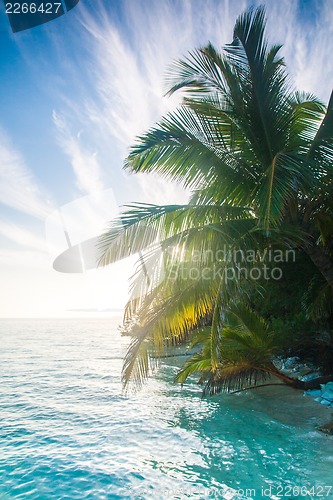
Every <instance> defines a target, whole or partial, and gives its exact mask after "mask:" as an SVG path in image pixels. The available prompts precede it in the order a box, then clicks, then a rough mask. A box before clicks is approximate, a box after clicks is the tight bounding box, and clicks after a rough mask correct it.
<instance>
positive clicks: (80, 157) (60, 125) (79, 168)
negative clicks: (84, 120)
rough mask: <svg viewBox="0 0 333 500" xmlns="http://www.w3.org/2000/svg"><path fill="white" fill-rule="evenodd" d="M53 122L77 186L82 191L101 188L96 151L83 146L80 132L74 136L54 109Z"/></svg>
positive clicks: (90, 191) (91, 191)
mask: <svg viewBox="0 0 333 500" xmlns="http://www.w3.org/2000/svg"><path fill="white" fill-rule="evenodd" d="M53 122H54V124H55V126H56V128H57V130H58V137H59V144H60V146H61V148H62V149H63V151H64V152H65V153H66V154H67V156H68V157H69V160H70V162H71V165H72V168H73V172H74V174H75V179H76V186H77V188H78V189H80V190H81V191H83V192H84V193H93V192H95V191H100V190H102V189H103V184H102V181H101V168H100V165H99V163H98V159H97V153H96V152H90V151H88V150H87V149H86V148H84V146H83V145H82V143H81V140H80V132H79V133H77V134H76V136H74V135H73V134H72V132H71V130H70V129H69V126H68V124H67V122H66V120H65V118H64V117H63V116H61V115H60V114H58V113H57V112H56V111H53Z"/></svg>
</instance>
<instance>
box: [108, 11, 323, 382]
mask: <svg viewBox="0 0 333 500" xmlns="http://www.w3.org/2000/svg"><path fill="white" fill-rule="evenodd" d="M280 49H281V46H278V45H275V46H272V47H270V48H269V47H268V44H267V41H266V38H265V13H264V8H263V7H259V8H257V9H255V10H253V9H250V10H248V11H247V12H245V13H244V14H242V15H241V16H239V18H238V19H237V21H236V24H235V28H234V38H233V41H232V43H231V44H229V45H227V46H225V47H224V49H223V50H222V52H220V51H217V50H216V49H215V48H214V47H213V46H212V45H211V44H208V46H207V47H205V48H203V49H200V50H196V51H194V52H193V53H191V54H189V56H188V57H186V58H184V59H182V60H180V61H178V62H177V63H176V64H175V66H174V68H173V70H172V71H171V73H170V75H169V77H168V85H169V91H168V94H172V93H173V92H176V91H180V90H181V91H182V92H183V94H184V98H183V103H182V105H181V107H180V108H179V109H178V110H177V111H175V112H174V113H170V114H168V115H167V116H166V117H165V118H163V119H162V120H161V122H160V123H159V124H158V125H156V126H155V127H154V128H152V129H151V130H150V131H148V132H147V133H146V134H145V135H143V136H142V137H140V138H139V139H138V142H137V144H136V145H135V146H133V147H132V149H131V151H130V154H129V156H128V158H127V160H126V163H125V167H126V168H127V169H128V170H130V171H132V172H145V173H150V172H155V173H159V174H160V175H162V176H164V177H166V178H168V179H171V180H175V181H178V182H181V183H182V184H183V185H184V186H185V187H187V188H191V190H192V193H193V194H192V196H191V198H190V201H189V203H188V204H187V205H181V206H179V205H172V206H170V205H168V206H153V205H135V206H133V207H130V209H129V210H128V211H127V212H125V213H124V214H123V215H122V216H121V217H120V219H119V220H118V221H116V222H114V223H113V224H112V225H111V227H110V229H109V230H108V231H106V233H105V234H104V235H103V236H102V238H101V250H102V258H101V264H102V265H106V264H109V263H111V262H114V261H115V260H117V259H119V258H123V257H125V256H127V255H129V254H130V253H135V252H143V253H144V261H146V260H150V262H155V264H153V267H154V269H155V271H154V273H153V276H154V279H152V280H151V282H150V283H149V284H148V286H145V287H143V288H142V293H141V294H139V295H138V294H136V297H135V299H133V300H132V301H130V303H129V304H128V307H127V311H126V317H127V319H133V318H135V319H136V328H137V329H136V333H135V335H134V338H133V342H132V344H131V346H130V349H129V351H128V355H127V357H126V360H125V367H124V377H125V380H126V381H127V380H128V378H129V377H130V376H131V375H133V374H134V376H135V377H136V378H137V379H139V380H140V379H141V378H142V377H144V376H145V375H146V374H147V370H148V368H149V363H150V360H151V359H152V358H151V354H156V353H157V355H158V354H159V353H160V352H161V350H162V349H163V348H164V346H165V344H168V343H169V342H178V341H180V340H181V339H183V338H188V336H189V335H191V332H193V331H194V330H195V329H196V327H197V326H198V325H200V324H201V323H202V322H205V321H207V318H208V317H209V318H211V329H210V332H211V333H210V353H211V363H212V367H213V369H214V370H217V369H218V365H219V347H218V346H219V343H220V340H221V338H222V337H223V336H224V335H222V333H221V332H222V329H223V321H222V320H223V315H224V310H225V308H226V307H227V304H228V301H229V300H230V295H231V294H230V290H229V288H230V286H231V287H232V294H233V295H235V293H237V294H240V295H241V294H242V293H243V292H242V286H241V285H242V283H241V282H240V281H239V280H235V281H234V282H233V283H232V284H231V283H226V281H225V280H224V279H223V277H222V279H221V276H218V277H217V278H216V279H212V280H203V279H198V280H188V279H182V278H181V277H178V278H177V279H175V280H167V279H164V280H162V282H161V283H159V284H158V285H157V286H155V285H156V284H157V283H158V280H156V277H158V276H159V273H160V269H161V267H160V264H161V263H160V259H159V258H158V255H159V254H158V250H159V249H160V248H161V247H162V250H163V251H164V256H163V258H162V260H163V261H164V265H165V267H166V269H167V271H168V272H169V271H170V269H171V270H172V269H174V267H175V266H176V265H177V261H179V255H183V256H184V255H187V256H188V255H191V253H192V254H193V251H195V250H198V251H200V252H201V253H202V255H203V257H202V260H201V261H199V262H197V263H196V267H197V268H198V269H199V271H200V272H202V269H203V268H205V267H207V265H208V266H213V265H214V264H215V263H216V262H215V261H214V258H211V259H208V261H209V262H207V258H206V255H207V252H206V251H211V253H209V255H216V251H217V250H218V249H221V248H222V247H223V245H225V244H227V245H229V246H230V247H232V248H234V249H243V250H246V249H249V248H258V247H261V248H262V247H264V246H267V245H268V244H279V245H280V247H281V246H282V247H283V246H285V247H287V246H288V247H290V246H291V247H297V248H300V249H301V250H302V251H303V252H305V253H306V254H307V255H308V256H309V257H310V258H311V260H312V261H313V263H314V264H315V265H316V266H317V268H318V270H319V271H320V273H321V274H322V275H323V277H324V278H325V280H326V282H327V283H328V285H329V286H330V287H331V288H333V263H332V241H333V240H332V236H333V211H332V199H333V198H332V194H333V192H332V174H333V169H332V160H333V97H332V96H331V99H330V101H329V104H328V106H327V108H326V107H325V106H324V105H323V104H322V103H321V102H320V101H319V100H318V99H317V98H315V97H314V96H313V95H310V94H304V93H299V92H295V91H294V90H293V89H292V88H291V85H290V83H289V80H288V77H287V73H286V71H285V65H284V61H283V59H282V58H281V57H280V56H279V51H280ZM171 248H176V249H178V250H177V252H176V255H174V256H170V251H169V252H167V253H166V251H167V250H170V249H171ZM154 259H155V260H154ZM190 260H191V259H190ZM228 266H233V267H234V268H235V269H236V268H237V267H239V262H236V261H235V259H233V260H232V261H231V262H228ZM222 267H223V270H222V275H223V273H226V272H227V271H226V270H227V265H226V263H224V265H223V266H222ZM167 274H168V273H167ZM199 275H200V273H199ZM200 276H201V275H200ZM141 277H142V275H141ZM141 281H142V280H141ZM227 285H229V287H228V286H227ZM140 286H141V285H140V276H139V277H138V279H137V281H136V286H135V287H134V288H136V290H137V289H138V288H140Z"/></svg>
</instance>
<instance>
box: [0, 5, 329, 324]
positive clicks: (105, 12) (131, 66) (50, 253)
mask: <svg viewBox="0 0 333 500" xmlns="http://www.w3.org/2000/svg"><path fill="white" fill-rule="evenodd" d="M260 3H264V4H265V6H266V12H267V18H268V24H267V29H268V37H269V41H270V42H271V43H282V44H283V45H284V46H283V49H282V55H283V56H284V57H285V60H286V64H287V68H288V71H289V74H290V76H291V78H292V80H293V82H294V84H295V86H296V87H297V88H298V89H300V90H305V91H310V92H313V93H314V94H316V95H317V96H319V97H320V98H321V99H322V100H323V101H324V102H327V100H328V97H329V95H330V92H331V88H332V81H333V65H332V64H331V61H332V52H333V2H332V0H279V1H276V0H268V1H266V2H256V1H251V2H250V1H246V0H230V1H229V0H80V2H79V4H78V5H77V6H76V7H75V8H74V9H72V10H71V11H70V12H68V13H67V14H66V15H64V16H62V17H60V18H58V19H56V20H54V21H51V22H49V23H46V24H44V25H42V26H38V27H35V28H33V29H30V30H26V31H22V32H18V33H12V32H11V29H10V25H9V21H8V19H7V16H6V14H5V12H4V7H3V3H1V7H0V57H1V79H0V87H1V92H0V279H1V288H0V290H1V292H0V294H1V296H0V299H1V300H0V317H21V318H23V317H67V316H85V315H87V316H88V315H97V316H99V317H100V316H101V315H108V314H113V313H114V311H119V310H121V309H122V308H123V307H124V304H125V302H126V299H127V296H128V280H129V278H130V276H131V274H132V273H133V265H134V262H135V259H129V260H126V261H122V262H120V263H118V264H115V265H112V266H110V267H108V268H104V269H88V270H85V272H81V273H68V272H67V273H64V272H59V271H57V270H55V269H54V268H53V263H54V260H55V259H56V258H57V257H59V255H62V253H63V252H64V251H66V249H67V248H68V246H69V240H70V244H71V245H75V244H77V243H80V242H83V241H86V240H88V239H90V238H93V237H95V236H97V235H98V234H99V233H100V231H102V230H103V228H105V227H106V224H107V222H108V221H109V220H110V219H112V218H113V217H115V216H117V214H118V213H119V211H120V210H121V207H123V206H124V205H126V204H128V203H131V202H134V201H140V202H147V203H161V204H166V203H183V202H186V200H187V197H188V193H187V192H186V191H184V190H183V189H182V187H181V186H179V185H175V184H171V183H167V182H166V181H165V180H163V181H162V180H161V179H159V178H158V177H156V176H151V175H149V176H147V175H143V174H140V175H129V174H128V173H125V172H124V171H123V169H122V164H123V160H124V158H125V157H126V154H127V151H128V148H129V147H130V146H131V144H133V142H134V140H135V137H136V136H137V135H139V134H142V133H143V132H144V131H146V130H147V129H148V128H149V127H151V126H152V125H154V123H155V122H156V121H158V120H159V119H160V118H161V116H162V115H164V114H165V113H166V112H168V111H170V110H172V109H174V108H175V107H176V106H177V104H179V102H180V97H179V96H177V95H175V96H173V97H172V98H166V97H164V93H165V90H166V87H165V75H166V72H167V70H168V68H169V67H170V65H171V64H172V62H173V61H175V60H176V59H178V58H180V57H182V56H184V55H186V54H187V53H188V51H191V50H193V49H194V48H198V47H201V46H204V45H206V44H207V42H208V41H210V42H212V43H213V44H215V45H216V46H218V47H222V46H223V45H224V44H225V43H229V42H231V41H232V28H233V25H234V22H235V19H236V17H237V15H238V14H240V13H241V12H243V11H244V10H245V9H246V8H247V7H248V6H250V5H259V4H260ZM65 230H66V233H67V236H66V235H65ZM65 236H66V237H65Z"/></svg>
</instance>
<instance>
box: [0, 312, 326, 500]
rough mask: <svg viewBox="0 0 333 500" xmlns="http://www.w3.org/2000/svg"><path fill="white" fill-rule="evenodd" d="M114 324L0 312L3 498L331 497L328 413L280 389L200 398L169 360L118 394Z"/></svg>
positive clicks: (123, 341)
mask: <svg viewBox="0 0 333 500" xmlns="http://www.w3.org/2000/svg"><path fill="white" fill-rule="evenodd" d="M118 323H119V320H113V319H111V320H105V319H103V320H94V319H93V320H2V321H1V323H0V327H1V329H0V345H1V349H0V367H1V372H0V373H1V375H0V378H1V380H0V415H1V423H0V499H1V500H7V499H11V498H22V499H43V500H45V499H57V500H58V499H68V500H76V499H80V500H82V499H89V500H92V499H101V500H102V499H127V498H128V499H181V498H196V499H198V498H225V499H241V498H272V499H277V498H319V496H321V497H325V498H331V499H332V498H333V489H332V491H331V492H330V491H329V488H328V487H329V486H330V485H331V484H332V482H333V481H332V478H333V473H332V472H333V438H331V437H328V436H325V435H323V434H321V433H319V432H317V431H316V430H315V426H316V425H317V424H318V423H324V422H326V421H327V420H329V418H330V415H331V410H329V409H327V408H323V407H321V406H320V405H319V404H318V403H315V402H314V401H313V400H312V399H311V398H309V397H304V396H303V395H302V394H301V393H299V392H297V391H294V390H291V389H287V388H283V387H282V388H280V387H276V388H263V389H258V390H257V391H250V392H248V393H241V394H238V395H223V396H218V397H215V398H212V399H208V400H201V399H200V388H198V387H197V385H196V384H194V383H192V384H188V385H187V386H186V387H185V388H184V389H183V390H182V389H181V388H180V387H179V386H176V385H173V384H172V379H173V376H174V373H175V371H176V366H174V365H175V364H176V360H175V361H173V360H170V359H168V364H167V365H164V366H163V367H162V369H161V370H160V372H159V373H158V375H157V376H156V378H155V379H153V380H151V381H150V382H149V383H148V384H147V385H146V386H145V387H144V389H143V390H142V391H141V392H139V393H138V394H136V395H134V396H131V397H125V396H124V395H122V393H121V385H120V371H121V363H122V356H123V354H124V351H125V349H126V345H127V342H128V339H127V338H125V337H121V336H120V335H119V332H118V331H117V325H118ZM301 486H304V487H306V488H311V487H313V488H314V489H312V490H309V493H307V492H306V490H305V489H303V490H302V491H303V495H302V496H301V490H298V489H294V491H293V492H292V491H291V487H301ZM278 487H280V489H278ZM321 487H323V488H325V489H324V490H323V491H322V490H321V489H320V488H321ZM262 488H264V490H262ZM270 488H271V489H270ZM246 490H248V491H246ZM319 493H323V495H318V494H319ZM278 494H279V495H278Z"/></svg>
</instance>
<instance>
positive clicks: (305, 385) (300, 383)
mask: <svg viewBox="0 0 333 500" xmlns="http://www.w3.org/2000/svg"><path fill="white" fill-rule="evenodd" d="M265 371H266V372H267V373H269V374H270V375H273V376H274V377H276V378H278V379H279V380H281V381H282V382H283V383H284V384H285V385H287V386H289V387H292V388H293V389H301V390H303V391H307V390H309V389H320V386H321V384H327V382H331V381H332V380H333V376H332V375H328V376H324V377H317V378H314V379H312V380H308V381H306V382H305V381H304V380H299V379H297V378H293V377H288V375H285V374H284V373H281V372H280V371H278V370H276V369H274V368H273V369H266V370H265ZM272 385H274V384H272Z"/></svg>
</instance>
